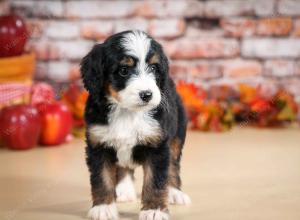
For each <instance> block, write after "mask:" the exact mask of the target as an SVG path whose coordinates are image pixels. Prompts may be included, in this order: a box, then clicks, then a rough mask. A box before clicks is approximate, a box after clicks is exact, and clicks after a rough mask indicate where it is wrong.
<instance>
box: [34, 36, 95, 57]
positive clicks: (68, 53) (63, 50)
mask: <svg viewBox="0 0 300 220" xmlns="http://www.w3.org/2000/svg"><path fill="white" fill-rule="evenodd" d="M92 46H93V42H91V41H84V40H74V41H48V40H39V41H31V42H30V43H29V47H30V48H31V49H32V50H33V51H34V52H35V53H36V56H37V59H39V60H58V59H64V60H80V59H82V57H83V56H85V55H86V54H87V53H88V51H89V50H90V49H91V47H92Z"/></svg>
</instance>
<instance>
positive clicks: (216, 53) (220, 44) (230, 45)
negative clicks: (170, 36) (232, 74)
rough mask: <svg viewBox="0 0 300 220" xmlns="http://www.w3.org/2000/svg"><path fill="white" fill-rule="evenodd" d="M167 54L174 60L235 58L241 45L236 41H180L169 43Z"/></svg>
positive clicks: (167, 44) (166, 45) (166, 47)
mask: <svg viewBox="0 0 300 220" xmlns="http://www.w3.org/2000/svg"><path fill="white" fill-rule="evenodd" d="M165 49H166V52H167V53H168V54H169V56H170V57H171V58H174V59H196V58H219V57H234V56H236V55H238V54H239V44H238V41H237V40H234V39H207V38H204V39H197V40H195V39H180V40H174V41H170V42H167V43H166V44H165Z"/></svg>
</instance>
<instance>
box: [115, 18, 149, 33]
mask: <svg viewBox="0 0 300 220" xmlns="http://www.w3.org/2000/svg"><path fill="white" fill-rule="evenodd" d="M136 29H139V30H142V31H147V30H148V22H147V20H145V19H143V18H132V19H122V20H117V21H115V31H114V32H115V33H118V32H121V31H126V30H136Z"/></svg>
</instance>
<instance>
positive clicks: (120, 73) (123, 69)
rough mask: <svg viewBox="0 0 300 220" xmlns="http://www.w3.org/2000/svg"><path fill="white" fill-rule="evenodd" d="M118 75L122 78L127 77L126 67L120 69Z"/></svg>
mask: <svg viewBox="0 0 300 220" xmlns="http://www.w3.org/2000/svg"><path fill="white" fill-rule="evenodd" d="M119 75H120V76H123V77H125V76H127V75H128V69H127V67H121V69H120V70H119Z"/></svg>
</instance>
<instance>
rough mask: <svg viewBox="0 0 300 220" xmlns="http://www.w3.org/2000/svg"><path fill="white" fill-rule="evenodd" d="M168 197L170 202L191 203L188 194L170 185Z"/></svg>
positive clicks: (178, 203)
mask: <svg viewBox="0 0 300 220" xmlns="http://www.w3.org/2000/svg"><path fill="white" fill-rule="evenodd" d="M168 199H169V203H170V204H177V205H188V204H190V203H191V199H190V197H189V196H188V195H187V194H185V193H184V192H182V191H180V190H179V189H176V188H174V187H169V197H168Z"/></svg>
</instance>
